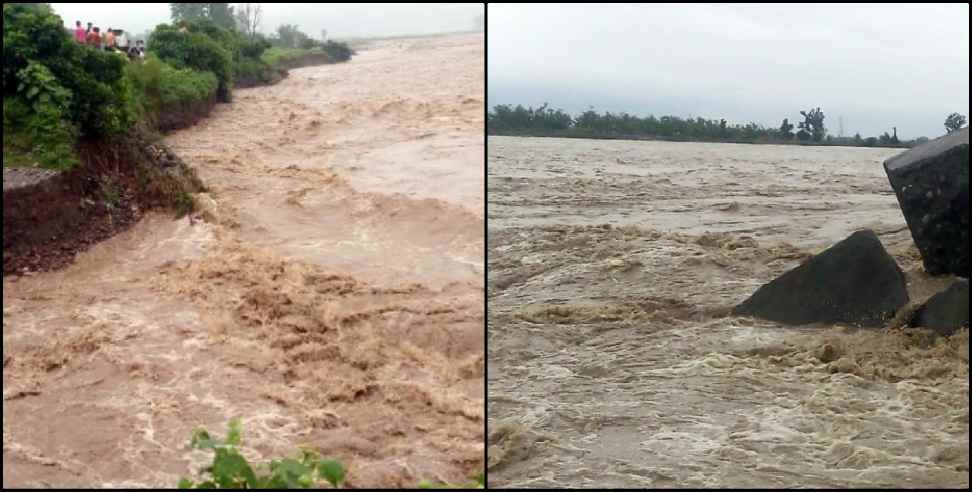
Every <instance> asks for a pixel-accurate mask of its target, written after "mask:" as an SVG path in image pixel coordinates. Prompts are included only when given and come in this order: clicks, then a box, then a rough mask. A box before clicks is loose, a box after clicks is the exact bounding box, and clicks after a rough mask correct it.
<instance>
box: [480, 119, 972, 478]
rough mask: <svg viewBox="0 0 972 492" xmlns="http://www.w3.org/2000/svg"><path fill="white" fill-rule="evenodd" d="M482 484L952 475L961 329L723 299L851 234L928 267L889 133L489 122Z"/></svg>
mask: <svg viewBox="0 0 972 492" xmlns="http://www.w3.org/2000/svg"><path fill="white" fill-rule="evenodd" d="M488 149H489V150H488V152H489V159H488V163H489V164H488V178H487V179H488V186H489V197H488V202H489V209H488V211H489V217H488V227H489V244H488V257H489V270H488V280H489V291H488V294H487V296H488V300H489V316H488V350H489V365H488V374H487V380H488V388H489V389H488V392H489V415H488V421H489V432H490V435H489V440H488V447H489V464H488V466H489V481H490V485H491V486H493V487H564V486H568V487H639V488H641V487H648V488H651V487H733V488H735V487H767V488H775V487H960V488H961V487H965V488H967V487H968V485H969V468H968V467H969V384H968V352H969V345H968V332H967V331H965V332H962V333H960V334H959V335H956V336H955V337H953V338H952V340H950V341H942V340H939V341H933V340H931V339H930V337H928V336H927V334H924V333H905V332H902V331H900V330H895V329H893V326H891V327H889V329H886V330H881V331H855V330H852V329H850V328H848V327H841V326H810V327H803V328H796V329H795V328H785V327H782V326H779V325H775V324H773V323H769V322H762V321H756V320H751V319H743V318H734V317H731V316H728V312H729V310H730V308H731V307H732V306H733V305H735V304H737V303H739V302H741V301H743V300H745V299H746V298H747V297H748V296H749V295H751V294H752V293H753V292H754V291H755V289H756V288H758V287H759V286H760V285H762V284H763V283H766V282H768V281H770V280H772V279H774V278H775V277H776V276H778V275H779V274H781V273H783V272H785V271H787V270H789V269H791V268H793V267H795V266H796V265H798V264H799V263H800V262H801V261H802V260H804V259H806V258H807V257H809V255H812V254H815V253H817V252H820V251H822V250H823V249H825V248H827V247H829V246H831V245H832V244H833V243H835V242H837V241H840V240H842V239H844V238H845V237H846V236H848V235H850V234H851V233H852V232H854V231H855V230H858V229H861V228H871V229H873V230H875V231H876V232H877V233H878V235H879V236H880V238H881V240H882V242H883V243H884V245H885V247H886V248H887V249H888V250H889V252H890V253H891V254H892V255H893V256H894V257H895V258H896V259H897V260H898V262H899V264H900V265H901V266H902V268H903V269H904V270H905V272H906V274H907V276H908V280H909V290H910V291H911V296H912V299H913V301H914V302H921V301H924V300H926V299H927V298H928V297H930V296H931V295H932V294H933V293H934V292H936V291H937V289H941V288H943V287H944V286H946V285H948V283H949V281H950V280H951V279H932V278H929V277H927V276H926V275H925V274H924V273H923V272H922V268H921V261H920V257H919V255H918V252H917V250H916V248H915V247H914V246H913V243H912V241H911V238H910V234H909V232H908V230H907V228H906V225H905V221H904V218H903V216H902V215H901V212H900V210H899V209H898V205H897V201H896V199H895V197H894V193H893V191H892V190H891V188H890V185H889V184H888V181H887V178H886V176H885V174H884V171H883V168H882V166H881V163H882V162H883V161H884V159H886V158H888V157H890V156H892V155H894V154H895V153H897V151H896V150H891V149H866V148H840V147H831V148H825V147H797V146H768V145H759V146H756V145H733V144H701V143H668V142H629V141H594V140H563V139H526V138H510V137H490V139H489V143H488Z"/></svg>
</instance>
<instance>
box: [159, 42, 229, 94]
mask: <svg viewBox="0 0 972 492" xmlns="http://www.w3.org/2000/svg"><path fill="white" fill-rule="evenodd" d="M207 26H208V24H207ZM211 27H212V28H213V29H212V30H214V31H215V30H218V29H219V28H218V27H215V26H211ZM217 32H218V31H217ZM148 50H149V51H151V52H153V53H154V54H156V55H157V56H158V57H159V58H160V59H161V60H162V61H164V62H166V63H168V64H170V65H172V66H174V67H175V68H178V69H187V68H188V69H192V70H196V71H199V72H210V73H212V74H213V75H215V76H216V79H217V81H218V82H219V85H218V89H217V92H218V95H219V98H220V100H221V101H226V102H228V101H230V100H231V98H232V96H231V93H232V88H233V58H232V55H231V52H230V51H229V50H227V49H226V48H224V47H223V46H221V45H220V44H219V43H218V42H217V41H216V40H215V39H213V37H211V36H210V35H208V34H206V33H204V32H199V31H193V30H189V31H188V32H182V31H180V29H179V28H177V27H175V26H170V25H166V24H162V25H159V26H158V27H156V28H155V31H154V32H153V34H152V41H151V44H150V45H149V47H148Z"/></svg>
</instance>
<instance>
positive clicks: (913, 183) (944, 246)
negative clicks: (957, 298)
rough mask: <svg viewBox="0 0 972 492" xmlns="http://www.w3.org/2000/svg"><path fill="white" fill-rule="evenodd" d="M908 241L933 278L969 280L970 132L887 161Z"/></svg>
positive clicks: (885, 166) (923, 146)
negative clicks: (907, 233) (905, 225)
mask: <svg viewBox="0 0 972 492" xmlns="http://www.w3.org/2000/svg"><path fill="white" fill-rule="evenodd" d="M884 169H885V171H886V172H887V173H888V179H889V180H890V181H891V187H892V188H894V192H895V194H897V196H898V203H899V204H900V205H901V211H902V212H903V213H904V216H905V220H906V221H907V222H908V228H909V229H911V236H912V237H913V238H914V240H915V244H916V245H917V246H918V250H919V251H921V257H922V259H923V260H924V264H925V271H927V272H928V273H929V274H931V275H949V274H951V275H958V276H960V277H966V278H968V276H969V129H968V128H967V127H966V128H963V129H961V130H959V131H956V132H953V133H951V134H950V135H946V136H944V137H941V138H938V139H935V140H932V141H930V142H928V143H926V144H924V145H920V146H918V147H915V148H913V149H911V150H909V151H907V152H905V153H903V154H900V155H897V156H895V157H892V158H890V159H888V160H887V161H885V163H884Z"/></svg>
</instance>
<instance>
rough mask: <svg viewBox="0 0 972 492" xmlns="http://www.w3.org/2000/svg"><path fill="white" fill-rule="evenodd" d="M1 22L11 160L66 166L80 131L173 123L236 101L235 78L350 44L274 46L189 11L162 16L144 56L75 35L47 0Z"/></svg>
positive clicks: (333, 53) (342, 51)
mask: <svg viewBox="0 0 972 492" xmlns="http://www.w3.org/2000/svg"><path fill="white" fill-rule="evenodd" d="M3 25H4V32H3V93H4V95H3V123H4V125H3V126H4V150H3V153H4V166H5V167H40V168H46V169H53V170H66V169H70V168H73V167H75V166H77V165H78V164H79V162H80V159H79V156H78V154H77V151H78V146H79V145H78V144H79V142H81V141H92V140H94V141H113V140H118V139H122V138H124V137H126V136H129V135H131V134H132V133H133V132H145V131H154V130H158V129H161V130H168V129H172V128H174V127H178V126H179V124H178V123H172V122H169V123H166V122H167V120H172V119H182V120H186V119H187V117H191V119H195V118H198V117H200V116H202V115H203V114H204V113H207V112H208V109H209V108H211V106H212V105H213V104H214V103H215V102H216V101H220V102H229V101H231V100H232V91H233V87H234V85H236V84H239V85H241V86H242V85H245V86H252V85H258V84H264V83H272V82H275V81H277V80H279V79H281V78H282V76H283V75H284V74H285V69H284V68H281V66H282V65H284V64H285V63H289V64H291V66H295V65H296V63H295V62H296V61H297V60H299V59H301V58H306V57H315V62H316V63H334V62H340V61H346V60H348V59H350V58H351V56H352V54H353V53H352V52H351V50H350V49H349V48H348V47H347V46H346V45H344V44H342V43H336V42H334V41H329V42H327V43H321V42H317V41H316V40H312V41H313V42H311V43H304V44H303V45H302V47H300V48H291V49H285V48H280V47H277V48H275V47H273V42H272V40H268V39H267V38H264V37H263V36H260V35H247V34H244V33H241V32H239V31H237V30H236V29H235V28H233V27H224V26H221V25H220V24H218V23H217V22H216V21H215V20H213V19H210V18H208V17H189V18H179V19H178V21H177V23H176V24H160V25H159V26H157V27H156V29H155V30H154V31H152V32H151V33H150V35H149V42H148V53H149V55H148V57H147V59H146V60H145V61H144V62H141V63H138V62H128V60H127V59H126V57H124V56H120V55H118V54H114V53H108V52H104V51H99V50H95V49H92V48H90V47H88V46H84V45H79V44H77V43H75V42H74V41H73V40H72V39H71V38H70V36H69V35H68V34H67V32H66V31H65V30H64V28H63V26H64V23H63V21H62V19H61V18H60V17H59V16H57V15H56V14H55V13H54V12H53V10H52V9H51V8H50V6H49V5H47V4H28V3H16V4H4V6H3ZM183 28H184V29H183ZM193 113H195V114H193ZM167 115H168V116H169V117H168V118H167V117H166V116H167ZM172 115H175V116H177V118H172ZM186 123H188V124H191V123H192V121H191V120H190V121H188V122H186V121H183V122H182V126H186Z"/></svg>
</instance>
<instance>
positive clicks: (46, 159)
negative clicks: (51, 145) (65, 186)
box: [3, 127, 78, 171]
mask: <svg viewBox="0 0 972 492" xmlns="http://www.w3.org/2000/svg"><path fill="white" fill-rule="evenodd" d="M73 145H74V142H64V143H63V145H58V146H56V147H57V148H58V149H60V154H49V155H45V156H38V155H37V154H36V150H37V149H38V147H37V146H35V145H34V143H33V141H32V139H31V138H30V135H28V134H27V133H26V132H21V131H18V130H16V129H14V128H6V127H5V128H4V132H3V167H5V168H40V169H49V170H52V171H64V170H67V169H70V168H71V167H73V166H75V165H76V164H77V163H78V157H77V155H74V154H73V153H72V154H67V153H66V152H68V151H67V150H65V149H68V148H71V147H72V146H73Z"/></svg>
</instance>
